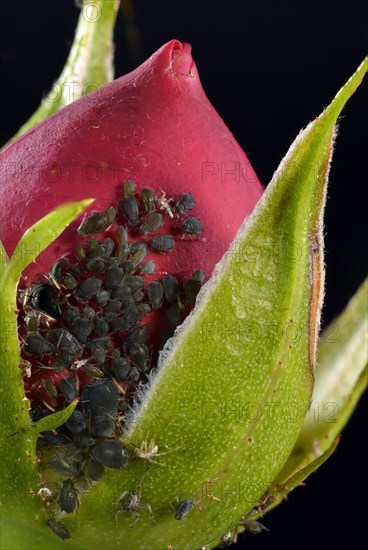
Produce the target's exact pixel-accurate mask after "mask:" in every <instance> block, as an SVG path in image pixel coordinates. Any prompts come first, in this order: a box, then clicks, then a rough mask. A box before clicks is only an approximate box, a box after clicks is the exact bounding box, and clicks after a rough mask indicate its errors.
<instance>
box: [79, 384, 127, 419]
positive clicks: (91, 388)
mask: <svg viewBox="0 0 368 550" xmlns="http://www.w3.org/2000/svg"><path fill="white" fill-rule="evenodd" d="M118 401H119V392H118V390H117V388H116V386H115V384H114V382H113V381H112V380H94V381H93V382H91V383H90V384H86V385H85V386H83V388H82V392H81V403H82V406H83V410H84V411H85V412H86V413H87V414H91V415H92V416H98V415H101V414H112V415H113V414H115V413H116V411H117V409H118Z"/></svg>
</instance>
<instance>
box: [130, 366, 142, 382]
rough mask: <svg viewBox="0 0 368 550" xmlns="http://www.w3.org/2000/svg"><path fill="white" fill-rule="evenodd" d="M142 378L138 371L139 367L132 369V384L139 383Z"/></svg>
mask: <svg viewBox="0 0 368 550" xmlns="http://www.w3.org/2000/svg"><path fill="white" fill-rule="evenodd" d="M140 376H141V373H140V372H139V370H138V369H137V367H132V368H131V369H130V373H129V380H130V381H131V382H138V380H139V378H140Z"/></svg>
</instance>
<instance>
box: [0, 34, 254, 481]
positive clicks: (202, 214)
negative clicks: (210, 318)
mask: <svg viewBox="0 0 368 550" xmlns="http://www.w3.org/2000/svg"><path fill="white" fill-rule="evenodd" d="M190 52H191V48H190V46H189V45H188V44H181V43H180V42H178V41H177V40H172V41H171V42H169V43H167V44H165V45H164V46H163V47H162V48H160V50H158V51H157V52H156V53H155V54H153V55H152V56H151V57H150V58H149V59H148V60H147V61H146V62H145V63H144V64H143V65H142V66H140V67H139V68H138V69H136V70H135V71H133V72H132V73H130V74H128V75H126V76H124V77H122V78H120V79H118V80H116V81H114V82H111V83H110V84H107V85H105V86H103V87H102V88H100V89H99V90H97V91H95V92H93V93H91V94H89V95H88V96H85V97H83V98H81V99H80V100H78V101H76V102H74V103H73V104H71V105H69V106H67V107H65V108H64V109H62V110H61V111H59V112H58V113H56V114H54V115H53V116H51V117H50V118H48V119H46V120H45V121H44V122H42V123H41V124H39V125H38V126H36V127H35V128H34V129H32V130H30V131H29V132H28V133H26V134H25V135H24V136H21V137H20V138H18V139H17V140H16V141H15V142H14V143H12V144H10V145H9V146H8V147H7V148H6V149H5V150H4V151H3V152H2V153H1V161H2V163H3V166H5V167H6V170H5V173H4V175H3V178H2V183H1V188H0V199H1V204H2V206H1V211H2V219H3V220H6V223H3V224H2V226H1V240H2V241H3V243H4V245H5V248H6V251H7V252H8V254H9V255H11V254H12V252H13V250H14V247H15V245H16V243H17V242H18V241H19V239H20V238H21V236H22V234H23V233H24V232H25V231H26V230H27V228H29V227H30V226H32V224H34V223H35V222H36V221H37V220H38V219H40V218H42V217H43V216H44V215H45V214H46V213H48V212H50V211H52V210H54V209H55V208H56V207H57V206H58V205H60V204H62V203H64V202H65V201H66V200H68V199H71V198H72V199H73V200H80V199H83V198H85V197H86V196H93V197H94V198H95V201H94V202H93V204H92V206H91V207H90V208H89V209H88V210H87V211H86V212H85V213H84V215H83V216H80V217H79V218H78V219H77V220H76V221H75V222H73V223H72V224H70V226H69V227H68V228H67V229H66V230H65V231H64V232H63V233H62V235H61V236H60V237H59V238H58V239H56V240H55V241H54V242H53V243H52V245H51V246H49V247H48V248H47V249H46V250H45V251H44V252H43V253H42V254H40V255H39V256H38V258H37V261H36V262H34V263H32V264H31V265H30V266H28V268H27V269H26V270H25V271H24V273H23V278H22V280H21V284H20V290H19V296H18V307H19V316H18V325H19V335H20V338H21V341H22V357H23V365H26V369H25V370H26V375H25V376H24V384H25V388H26V392H27V396H28V397H29V399H30V400H31V416H32V419H33V421H35V422H36V421H39V420H40V419H42V418H44V417H45V416H47V415H50V414H51V413H52V412H54V411H57V410H61V409H63V408H64V407H66V406H67V405H69V404H70V403H71V402H72V401H73V400H74V399H75V398H79V399H80V405H78V407H77V409H76V410H75V411H74V413H73V414H72V415H71V417H70V418H69V419H68V420H67V422H66V423H65V424H64V425H63V426H62V427H61V428H60V429H58V430H55V431H53V430H47V431H45V432H43V433H42V436H41V439H40V441H39V446H40V447H41V448H43V447H47V446H50V445H51V446H58V445H60V444H61V443H63V444H66V445H68V444H69V445H71V446H72V447H73V450H75V449H74V447H75V444H80V445H81V448H82V449H83V450H82V451H80V454H81V456H80V458H83V460H87V456H89V453H91V454H92V459H88V461H87V466H86V469H87V470H86V471H87V472H89V473H88V475H90V477H91V479H94V478H95V477H97V476H99V475H102V473H101V472H99V473H96V471H95V470H94V469H93V468H96V463H97V465H98V467H97V468H98V469H103V468H104V467H105V466H107V467H108V466H111V467H120V466H121V464H120V462H119V460H117V462H114V454H113V450H111V453H112V455H110V454H109V453H110V450H106V449H105V448H104V447H103V445H105V446H106V445H111V444H112V443H110V442H111V441H113V440H112V439H111V438H115V439H116V440H117V439H118V438H119V437H120V435H121V430H122V427H123V426H122V423H121V418H120V416H119V417H118V418H119V420H118V421H117V420H116V414H117V412H118V410H119V411H120V412H124V411H125V410H126V409H127V407H128V405H129V403H130V402H131V401H132V397H133V395H134V392H135V388H136V387H137V386H138V384H140V383H142V382H145V381H146V380H147V375H148V374H149V372H150V371H151V370H152V369H153V368H154V367H155V366H156V364H157V357H158V351H159V349H160V348H162V346H163V344H164V343H165V341H166V340H167V339H168V337H170V336H171V335H172V334H173V332H174V330H175V328H176V326H178V325H180V324H181V323H182V321H183V320H184V318H185V317H186V315H187V314H188V313H189V312H190V310H191V309H192V308H193V305H194V304H195V301H196V296H197V294H198V292H199V290H200V288H201V286H202V284H203V283H204V282H205V281H206V280H207V279H208V278H209V277H210V276H211V274H212V271H213V268H214V265H215V264H216V263H217V262H218V261H219V259H220V258H221V257H222V256H223V254H224V253H225V252H226V250H227V248H228V246H229V244H230V242H231V241H232V239H233V238H234V236H235V234H236V232H237V230H238V228H239V226H240V224H241V222H242V221H243V220H244V218H245V217H246V216H247V215H248V214H249V213H250V212H251V211H252V209H253V207H254V205H255V203H256V202H257V200H258V199H259V197H260V196H261V194H262V191H263V189H262V187H261V185H260V183H259V182H258V179H257V177H256V175H255V173H254V171H253V169H252V167H251V165H250V163H249V161H248V159H247V157H246V156H245V154H244V153H243V151H242V150H241V149H240V147H239V145H238V144H237V143H236V141H235V139H234V137H233V136H232V135H231V133H230V131H229V130H228V128H227V127H226V125H225V124H224V122H223V121H222V120H221V118H220V117H219V115H218V114H217V113H216V111H215V110H214V108H213V107H212V106H211V104H210V103H209V101H208V99H207V98H206V96H205V93H204V91H203V89H202V87H201V83H200V80H199V77H198V72H197V68H196V66H195V63H194V61H193V59H192V57H191V53H190ZM229 213H231V216H229ZM87 440H88V441H87ZM96 445H97V446H96ZM98 445H100V446H98ZM91 449H92V450H91ZM106 453H107V454H106ZM49 454H50V453H49ZM107 456H108V457H109V458H106V457H107ZM111 457H112V458H111ZM47 460H48V461H49V465H50V464H51V467H52V468H53V469H54V470H55V471H56V472H58V473H59V474H61V475H63V474H64V475H67V474H68V475H70V476H72V477H73V475H74V474H76V472H75V471H74V469H73V467H74V466H73V465H71V464H70V463H69V462H68V461H67V464H65V463H64V462H62V463H60V459H59V455H58V454H57V453H56V454H51V456H49V455H48V459H47ZM91 460H92V462H91ZM109 460H110V462H109ZM50 461H51V462H50ZM73 472H74V473H73Z"/></svg>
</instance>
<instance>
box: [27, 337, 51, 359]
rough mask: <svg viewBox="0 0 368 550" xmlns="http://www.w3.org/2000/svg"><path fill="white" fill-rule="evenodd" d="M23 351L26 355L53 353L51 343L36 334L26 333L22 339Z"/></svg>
mask: <svg viewBox="0 0 368 550" xmlns="http://www.w3.org/2000/svg"><path fill="white" fill-rule="evenodd" d="M23 351H24V352H25V353H27V354H28V355H40V356H41V357H42V356H43V355H47V354H48V353H53V352H54V351H55V348H54V346H53V345H52V343H50V342H48V341H47V340H46V338H44V337H43V336H41V334H38V332H28V333H27V334H26V335H25V337H24V346H23Z"/></svg>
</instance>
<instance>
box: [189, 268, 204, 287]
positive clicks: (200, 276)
mask: <svg viewBox="0 0 368 550" xmlns="http://www.w3.org/2000/svg"><path fill="white" fill-rule="evenodd" d="M192 277H193V279H197V280H198V281H199V282H200V283H201V284H203V282H204V280H205V278H206V274H205V272H204V271H203V269H196V270H195V271H193V273H192Z"/></svg>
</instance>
